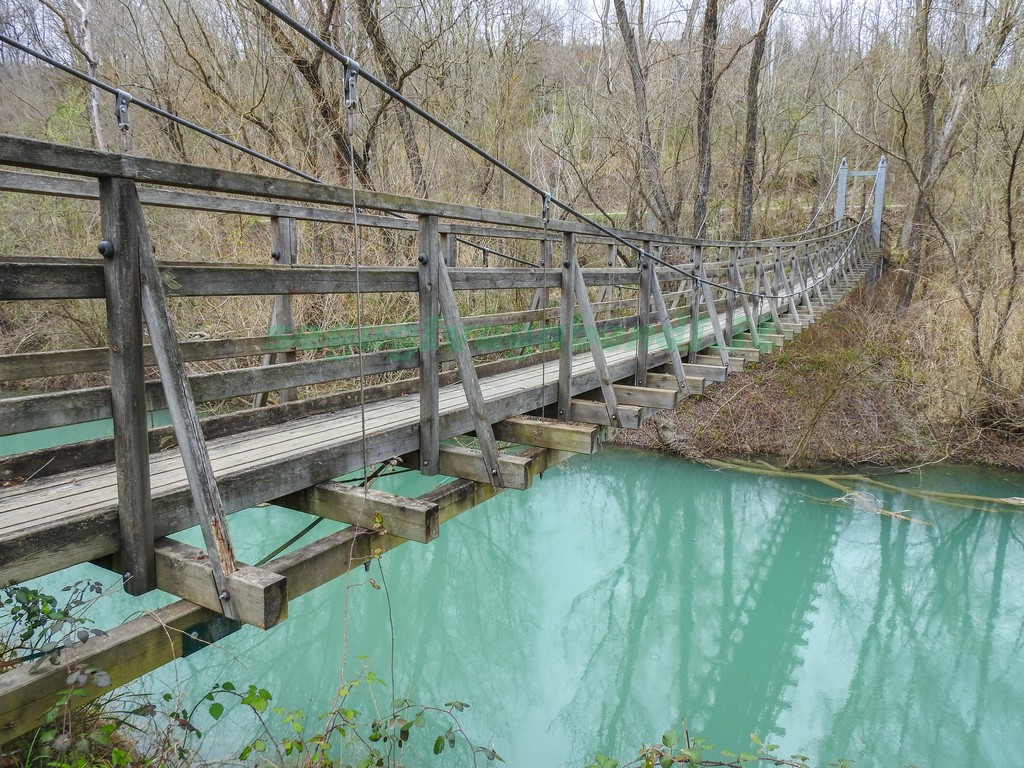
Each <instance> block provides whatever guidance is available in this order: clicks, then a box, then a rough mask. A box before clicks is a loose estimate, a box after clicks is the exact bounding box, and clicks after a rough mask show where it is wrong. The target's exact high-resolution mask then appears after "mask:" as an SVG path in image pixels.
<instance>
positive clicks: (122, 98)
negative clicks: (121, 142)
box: [114, 90, 133, 133]
mask: <svg viewBox="0 0 1024 768" xmlns="http://www.w3.org/2000/svg"><path fill="white" fill-rule="evenodd" d="M132 101H133V99H132V95H131V94H130V93H128V92H127V91H122V90H118V92H117V96H116V97H115V99H114V117H115V118H116V119H117V127H118V128H120V129H121V133H127V132H128V105H129V104H131V103H132Z"/></svg>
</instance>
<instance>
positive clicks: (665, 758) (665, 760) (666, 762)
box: [658, 755, 675, 768]
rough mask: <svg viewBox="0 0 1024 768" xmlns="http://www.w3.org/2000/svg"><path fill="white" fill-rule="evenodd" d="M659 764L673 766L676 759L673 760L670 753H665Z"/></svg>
mask: <svg viewBox="0 0 1024 768" xmlns="http://www.w3.org/2000/svg"><path fill="white" fill-rule="evenodd" d="M658 764H659V765H660V766H661V768H672V766H673V765H674V764H675V761H673V760H672V758H671V757H669V756H668V755H664V756H663V757H662V758H661V760H659V761H658Z"/></svg>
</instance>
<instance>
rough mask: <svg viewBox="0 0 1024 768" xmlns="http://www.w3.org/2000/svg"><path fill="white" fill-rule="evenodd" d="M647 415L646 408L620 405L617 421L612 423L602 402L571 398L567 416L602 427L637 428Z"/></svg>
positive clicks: (573, 419)
mask: <svg viewBox="0 0 1024 768" xmlns="http://www.w3.org/2000/svg"><path fill="white" fill-rule="evenodd" d="M648 415H649V412H648V409H644V408H640V407H639V406H636V405H620V406H619V418H618V422H617V423H615V424H612V423H611V419H609V418H608V410H607V408H605V404H604V403H603V402H598V401H596V400H581V399H579V398H573V400H572V413H571V415H570V417H569V418H570V419H571V420H572V421H582V422H583V423H584V424H597V425H599V426H602V427H622V428H624V429H638V428H639V427H640V424H641V423H642V422H643V420H644V419H645V418H647V416H648Z"/></svg>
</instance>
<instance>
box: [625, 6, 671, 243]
mask: <svg viewBox="0 0 1024 768" xmlns="http://www.w3.org/2000/svg"><path fill="white" fill-rule="evenodd" d="M614 5H615V20H616V23H617V25H618V28H619V34H620V35H622V45H623V48H624V50H625V55H626V63H627V64H628V65H629V75H630V77H631V78H632V80H633V103H634V106H635V107H636V116H637V123H638V124H639V131H640V170H641V172H642V173H643V176H644V179H645V181H646V182H647V185H648V187H649V188H650V200H651V203H652V207H653V209H654V211H653V212H654V215H655V217H656V218H657V219H658V222H659V224H660V225H661V229H662V231H663V232H667V233H673V232H675V230H676V228H677V222H676V219H677V218H678V212H677V211H674V210H673V208H672V206H671V205H670V204H669V201H668V194H667V193H666V192H665V184H664V181H663V180H662V177H661V167H660V163H659V159H658V153H657V152H656V151H655V149H654V142H653V140H652V139H651V115H650V108H649V106H648V103H647V81H646V76H645V74H644V70H643V67H642V66H641V65H640V51H639V49H638V48H637V43H636V36H635V35H634V34H633V26H632V25H631V24H630V22H629V15H628V14H627V12H626V3H625V0H614Z"/></svg>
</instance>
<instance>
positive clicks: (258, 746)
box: [252, 739, 267, 752]
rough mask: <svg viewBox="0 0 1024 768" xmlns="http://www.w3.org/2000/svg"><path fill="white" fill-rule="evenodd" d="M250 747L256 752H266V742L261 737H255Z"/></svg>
mask: <svg viewBox="0 0 1024 768" xmlns="http://www.w3.org/2000/svg"><path fill="white" fill-rule="evenodd" d="M252 748H253V749H255V750H256V751H257V752H266V751H267V742H265V741H264V740H263V739H256V741H254V742H253V743H252Z"/></svg>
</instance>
